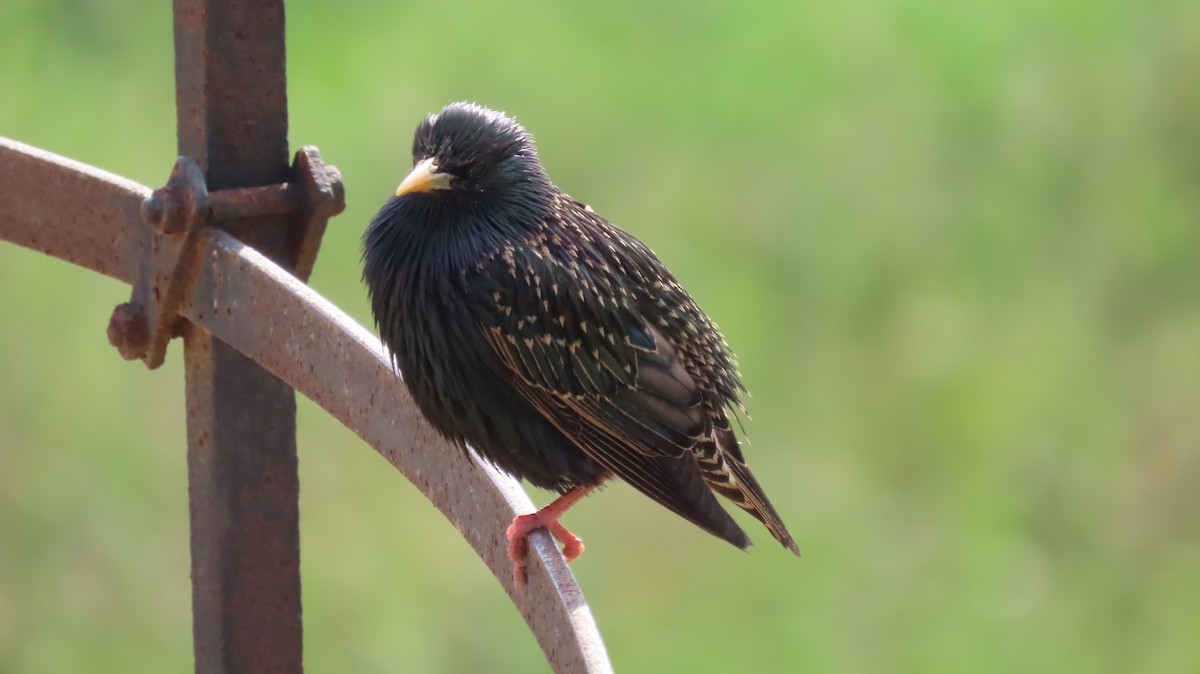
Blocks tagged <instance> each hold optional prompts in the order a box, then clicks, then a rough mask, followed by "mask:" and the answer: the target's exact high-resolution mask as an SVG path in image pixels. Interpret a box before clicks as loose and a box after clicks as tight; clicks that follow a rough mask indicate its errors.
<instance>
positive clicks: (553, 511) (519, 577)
mask: <svg viewBox="0 0 1200 674" xmlns="http://www.w3.org/2000/svg"><path fill="white" fill-rule="evenodd" d="M592 489H593V487H574V488H572V489H570V490H568V491H567V493H565V494H563V495H562V496H560V497H559V498H558V499H556V500H555V501H554V502H553V503H551V504H550V505H548V506H546V507H545V508H542V509H541V510H539V511H537V512H535V513H532V514H529V515H519V516H517V517H516V518H515V519H514V520H513V522H512V524H511V525H510V526H509V527H508V531H507V532H506V535H507V536H508V557H509V559H511V560H512V561H513V584H514V585H515V586H516V588H517V591H518V592H524V591H525V581H526V580H527V574H526V572H525V567H526V566H527V565H528V564H529V559H528V558H529V534H530V533H531V532H533V531H534V530H535V529H542V528H545V529H547V530H548V531H549V532H550V535H551V536H554V538H556V539H558V541H559V542H560V543H562V544H563V549H562V552H563V557H566V559H567V561H568V562H570V561H574V560H575V558H576V557H579V555H581V554H583V541H581V540H579V537H578V536H576V535H575V534H573V533H571V532H570V531H567V528H566V527H564V526H563V525H562V523H560V522H559V521H558V518H559V517H562V515H563V513H565V512H567V509H569V508H570V507H571V506H573V505H575V503H576V502H578V501H579V499H581V498H583V497H584V496H586V495H587V493H588V492H590V491H591V490H592Z"/></svg>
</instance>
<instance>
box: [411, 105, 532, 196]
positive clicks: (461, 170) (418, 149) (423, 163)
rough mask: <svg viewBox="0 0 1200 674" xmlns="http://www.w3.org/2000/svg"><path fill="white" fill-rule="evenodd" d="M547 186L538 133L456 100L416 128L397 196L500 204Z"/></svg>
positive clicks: (508, 118)
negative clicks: (408, 169)
mask: <svg viewBox="0 0 1200 674" xmlns="http://www.w3.org/2000/svg"><path fill="white" fill-rule="evenodd" d="M548 185H549V181H548V180H547V178H546V174H545V172H544V171H543V170H542V167H541V164H540V163H539V161H538V157H537V150H536V149H535V148H534V144H533V137H532V136H531V135H530V134H529V133H528V132H526V131H525V129H524V128H523V127H522V126H521V125H520V124H518V123H517V122H516V120H514V119H512V118H511V117H507V116H505V115H504V114H503V113H500V112H496V111H495V110H490V109H488V108H485V107H483V106H481V105H476V104H474V103H451V104H450V105H447V106H446V107H445V108H444V109H442V111H441V112H439V113H437V114H433V115H429V116H428V117H426V118H425V120H424V121H423V122H421V124H420V125H419V126H418V127H417V131H416V134H415V135H414V136H413V169H412V171H411V172H410V173H409V174H408V176H406V177H405V178H404V180H403V181H401V182H400V185H399V186H398V187H397V188H396V196H397V197H406V196H410V195H411V196H414V197H416V198H418V199H429V200H437V201H443V202H470V203H479V202H484V203H489V202H490V204H491V205H493V206H498V205H500V204H505V203H514V202H515V203H520V202H522V201H525V200H530V199H536V198H537V197H538V196H539V195H540V194H541V193H543V192H545V191H546V187H547V186H548Z"/></svg>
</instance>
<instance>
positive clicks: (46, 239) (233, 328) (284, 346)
mask: <svg viewBox="0 0 1200 674" xmlns="http://www.w3.org/2000/svg"><path fill="white" fill-rule="evenodd" d="M150 194H151V190H150V189H149V188H146V187H143V186H141V185H137V184H136V183H132V182H130V181H127V180H124V179H122V178H119V177H117V176H114V175H112V174H109V173H105V172H103V171H100V170H98V169H95V168H92V167H89V166H86V165H84V164H80V163H78V162H73V161H71V160H68V159H64V158H62V157H58V156H56V155H53V154H50V153H47V152H42V151H40V150H36V149H34V148H31V147H29V146H26V145H22V144H20V143H15V142H13V141H8V140H6V139H3V138H0V239H5V240H8V241H12V242H14V243H16V244H18V245H22V246H25V247H28V248H32V249H34V250H38V251H41V252H43V253H46V254H48V255H52V256H55V257H58V258H61V259H64V260H68V261H71V262H74V263H76V264H79V265H82V266H84V267H87V268H89V269H92V270H94V271H97V272H100V273H102V274H106V275H108V276H111V277H113V278H116V279H120V280H123V281H125V282H126V283H133V282H134V280H135V279H136V276H137V269H138V264H139V258H138V253H137V251H138V250H139V246H138V245H137V243H136V241H137V238H138V237H137V235H136V232H138V231H141V230H144V229H148V228H150V225H149V224H147V223H143V222H140V216H139V212H140V206H141V203H142V201H144V200H145V199H147V198H149V197H150ZM203 237H204V238H203V239H202V240H201V242H200V246H201V251H202V253H201V257H200V260H201V264H200V265H199V268H198V270H197V273H196V279H195V282H194V283H193V284H192V286H191V293H190V295H189V296H188V297H187V298H185V301H184V304H183V306H182V307H181V308H180V313H181V315H183V316H184V317H185V318H187V319H188V320H189V321H191V322H193V323H194V324H195V325H197V326H199V327H201V328H203V329H204V330H206V331H209V332H211V333H212V334H214V335H215V336H217V337H218V338H220V339H221V340H223V341H224V342H226V343H228V344H230V345H232V346H234V347H235V348H237V349H238V350H239V351H240V352H241V353H243V354H245V355H246V356H247V357H249V358H251V359H252V360H254V361H256V362H258V363H260V364H261V365H263V366H264V367H265V368H267V369H268V370H269V371H270V372H272V373H273V374H274V375H275V376H277V377H279V378H280V379H281V380H283V381H284V382H286V383H287V384H288V385H289V386H292V387H294V388H295V389H296V390H298V391H300V392H301V393H303V394H304V395H306V396H307V397H309V398H310V399H312V400H313V401H315V402H316V403H317V404H318V405H320V406H321V407H323V408H324V409H325V410H326V411H328V412H329V413H330V414H331V415H333V416H334V417H335V418H336V419H338V420H339V421H340V422H341V423H343V424H345V425H346V426H347V427H348V428H350V429H351V430H353V431H354V432H355V433H357V434H358V435H359V436H360V437H361V438H363V439H364V440H365V441H366V442H367V443H368V444H370V445H371V446H372V447H374V448H375V449H376V450H377V451H379V452H380V454H382V455H383V456H384V457H385V458H387V459H388V461H389V462H391V463H392V464H393V465H394V466H395V467H396V468H397V469H398V470H400V472H401V473H403V474H404V475H405V476H406V477H407V478H408V479H409V480H410V481H412V482H413V484H415V485H416V486H417V487H418V488H419V489H420V490H421V492H422V493H424V494H425V495H426V497H427V498H429V499H430V501H432V502H433V503H434V505H435V506H437V507H438V509H439V510H441V511H442V513H443V514H444V515H445V516H446V517H447V519H449V520H450V521H451V523H453V524H454V526H455V527H456V528H457V529H458V530H459V531H461V532H462V534H463V536H464V537H465V538H466V539H467V541H468V542H470V544H471V546H472V547H473V548H474V549H475V551H476V553H477V554H478V555H479V556H480V557H481V558H482V559H483V560H484V562H485V563H486V564H487V566H488V568H489V569H490V570H491V572H492V574H493V575H494V576H495V577H496V578H497V580H498V581H499V582H500V583H501V584H502V585H503V586H504V588H505V590H506V591H507V592H508V594H509V597H510V598H511V599H512V601H513V602H514V603H515V604H516V606H517V607H518V609H519V610H520V612H521V614H522V616H523V617H524V618H525V621H526V622H527V623H528V624H529V626H530V628H531V631H532V632H533V634H534V636H535V637H536V638H537V641H538V644H539V645H540V646H541V648H542V650H543V652H544V653H545V654H546V658H547V660H548V661H549V662H550V664H551V666H552V667H553V669H554V671H556V672H608V671H611V670H612V668H611V665H610V664H609V662H608V659H607V655H606V653H605V650H604V644H603V641H602V640H601V638H600V634H599V632H598V631H597V629H596V624H595V621H594V620H593V618H592V615H591V612H590V610H589V609H588V606H587V602H586V601H585V599H584V597H583V594H582V593H581V592H580V590H579V587H578V585H577V584H576V583H575V579H574V577H573V576H572V574H571V572H570V569H569V568H568V567H567V564H566V562H565V561H564V560H563V558H562V555H561V553H559V551H558V549H557V548H556V547H555V545H554V541H553V540H552V539H551V538H550V536H549V535H548V534H546V533H545V532H535V533H534V534H533V536H532V538H531V546H530V548H531V553H530V561H531V566H530V567H529V585H528V586H527V587H526V590H525V594H524V595H519V594H517V593H516V591H515V589H514V588H513V587H512V584H511V580H512V573H511V571H512V567H511V562H509V560H508V558H507V555H506V541H505V540H504V534H503V532H504V529H505V528H506V527H507V526H508V524H509V522H511V521H512V518H513V517H514V516H515V515H516V514H518V513H526V512H531V511H532V510H533V504H532V503H531V502H530V501H529V499H528V497H527V496H526V495H525V493H524V492H523V491H522V490H521V488H520V485H519V484H518V483H517V482H516V481H515V480H513V479H512V478H511V477H509V476H507V475H502V474H499V473H497V472H496V471H495V470H494V469H492V468H491V467H489V466H487V465H486V464H484V463H483V462H481V461H479V460H478V458H476V457H474V456H472V457H469V458H468V457H464V456H463V455H462V453H461V452H459V451H458V450H457V449H456V448H454V447H452V446H450V445H448V444H446V443H445V442H444V441H442V440H441V439H440V438H438V437H437V435H436V433H434V432H433V430H432V429H430V428H429V426H428V425H426V423H425V422H424V420H423V419H422V418H421V416H420V413H419V412H418V411H417V410H416V408H415V406H414V405H413V403H412V400H411V399H410V398H409V397H408V394H407V391H406V390H405V388H404V387H403V385H402V384H401V383H400V381H399V379H397V378H396V376H395V374H394V373H393V372H392V370H391V368H390V366H389V364H388V361H387V357H386V356H385V355H384V352H383V349H382V347H381V345H380V344H379V341H378V339H376V338H375V337H374V336H372V335H371V334H370V333H369V332H368V331H367V330H366V329H364V328H362V327H361V326H359V325H357V324H356V323H354V321H353V320H352V319H350V318H349V317H347V316H346V315H345V314H343V313H342V312H341V311H339V310H338V309H337V308H336V307H334V306H333V305H331V304H329V302H327V301H326V300H325V299H323V298H322V297H320V296H319V295H317V294H316V293H315V292H313V291H312V290H311V289H310V288H308V287H307V286H306V285H304V284H303V283H301V282H299V281H298V280H297V279H296V278H294V277H292V276H290V275H288V274H287V273H286V272H285V271H283V270H282V269H280V268H279V267H277V266H275V265H273V264H272V263H270V262H269V261H268V260H266V259H265V258H264V257H263V256H262V255H260V254H259V253H257V252H256V251H254V250H253V249H251V248H249V247H247V246H245V245H243V244H241V243H239V242H238V241H236V240H234V239H232V238H230V237H229V236H226V235H224V234H222V233H220V232H206V233H204V235H203Z"/></svg>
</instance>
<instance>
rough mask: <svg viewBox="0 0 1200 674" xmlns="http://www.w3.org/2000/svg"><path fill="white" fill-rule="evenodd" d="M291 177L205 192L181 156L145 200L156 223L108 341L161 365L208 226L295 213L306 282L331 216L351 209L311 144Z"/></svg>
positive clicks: (199, 175) (295, 264) (333, 171)
mask: <svg viewBox="0 0 1200 674" xmlns="http://www.w3.org/2000/svg"><path fill="white" fill-rule="evenodd" d="M292 175H293V176H294V178H293V180H292V181H289V182H285V183H278V184H275V185H263V186H261V187H240V188H234V189H227V190H217V191H214V192H209V191H208V186H207V184H206V183H205V180H204V171H203V170H202V169H201V168H200V166H199V165H198V164H197V163H196V162H195V161H193V160H192V159H190V158H188V157H180V158H179V160H178V161H177V162H176V163H175V167H174V168H173V169H172V170H171V177H170V179H169V180H168V181H167V184H166V186H164V187H161V188H159V189H157V190H154V192H153V193H152V194H151V195H150V197H149V198H148V199H146V200H145V201H144V202H143V203H142V219H143V220H144V221H145V222H146V223H148V224H149V225H150V226H151V227H150V228H149V229H148V230H147V231H146V236H145V237H144V238H143V242H144V245H143V247H142V251H141V259H140V261H139V264H138V275H137V280H136V282H134V284H133V295H132V297H131V298H130V300H129V302H126V303H124V304H120V305H117V308H116V309H114V310H113V315H112V318H111V319H110V320H109V323H108V341H109V343H110V344H112V345H113V346H115V347H117V351H119V352H120V353H121V356H122V357H123V358H125V360H133V359H135V358H141V359H142V361H143V362H145V363H146V367H148V368H150V369H151V370H153V369H155V368H157V367H159V366H160V365H162V363H163V360H164V358H165V357H166V352H167V343H168V342H169V341H170V340H171V338H172V337H174V336H176V335H177V334H178V332H179V330H178V328H179V322H180V321H181V320H183V319H181V318H180V317H179V308H180V304H181V303H182V302H183V301H184V298H185V297H188V296H189V289H190V287H191V285H192V283H193V281H194V280H195V274H196V269H197V264H196V263H197V260H198V256H197V253H198V250H199V246H198V245H197V243H198V241H199V239H200V238H201V237H200V232H201V231H202V230H203V228H204V227H205V226H218V227H219V226H220V224H221V223H222V222H227V221H229V220H235V219H243V218H254V217H262V216H269V215H294V216H296V227H297V236H296V237H295V240H296V241H297V245H296V249H295V250H294V252H293V255H292V258H291V260H290V262H291V264H290V265H289V266H290V267H291V271H292V273H293V274H294V275H295V276H296V278H299V279H300V280H301V281H307V280H308V277H309V275H310V274H311V273H312V269H313V263H314V262H315V261H316V256H317V250H318V249H319V248H320V245H321V237H322V236H323V235H324V234H325V225H326V223H327V222H328V221H329V218H331V217H333V216H335V215H337V214H338V213H341V212H342V211H343V210H344V209H345V208H346V197H345V190H344V188H343V186H342V176H341V173H339V172H338V170H337V168H336V167H333V166H325V164H324V162H322V161H321V154H320V153H319V152H318V151H317V148H315V147H312V146H305V147H302V148H301V149H300V150H299V151H298V152H297V153H296V158H295V161H294V162H293V163H292Z"/></svg>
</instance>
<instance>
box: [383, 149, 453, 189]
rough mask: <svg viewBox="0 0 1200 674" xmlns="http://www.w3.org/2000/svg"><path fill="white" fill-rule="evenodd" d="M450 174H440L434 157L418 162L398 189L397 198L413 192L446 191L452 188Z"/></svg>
mask: <svg viewBox="0 0 1200 674" xmlns="http://www.w3.org/2000/svg"><path fill="white" fill-rule="evenodd" d="M450 178H451V176H450V174H449V173H440V172H439V171H438V166H437V164H435V163H433V157H430V158H428V159H422V160H421V161H419V162H417V165H416V166H414V167H413V170H412V171H411V172H409V174H408V175H407V176H405V177H404V180H402V181H400V186H399V187H397V188H396V196H398V197H401V196H404V195H405V194H409V193H411V192H428V191H429V190H445V189H449V188H450Z"/></svg>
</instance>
